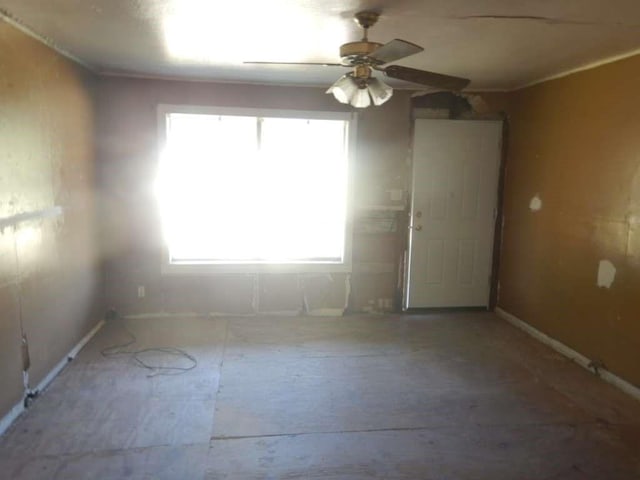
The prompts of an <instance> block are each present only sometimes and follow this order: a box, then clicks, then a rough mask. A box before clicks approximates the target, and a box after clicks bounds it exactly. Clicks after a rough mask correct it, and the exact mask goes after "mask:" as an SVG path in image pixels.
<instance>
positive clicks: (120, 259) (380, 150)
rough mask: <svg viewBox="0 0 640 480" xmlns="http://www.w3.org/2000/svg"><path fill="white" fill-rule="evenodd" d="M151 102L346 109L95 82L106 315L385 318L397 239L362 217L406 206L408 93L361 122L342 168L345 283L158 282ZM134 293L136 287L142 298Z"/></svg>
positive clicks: (197, 85) (394, 231)
mask: <svg viewBox="0 0 640 480" xmlns="http://www.w3.org/2000/svg"><path fill="white" fill-rule="evenodd" d="M158 104H192V105H213V106H222V107H225V106H229V107H252V108H275V109H295V110H325V111H344V109H345V108H346V107H344V106H343V105H341V104H340V103H338V102H336V101H335V99H334V98H333V97H332V96H331V95H326V94H325V89H320V88H301V87H298V88H296V87H275V86H271V87H269V86H259V85H232V84H213V83H204V82H177V81H161V80H145V79H125V78H110V77H104V78H102V79H101V80H100V87H99V117H100V119H99V122H100V123H99V131H100V137H99V181H100V192H101V194H100V199H101V209H102V215H101V217H102V218H104V224H103V225H102V227H103V229H102V231H101V234H100V238H101V239H102V248H103V252H104V256H105V259H106V264H107V267H106V277H107V294H108V301H109V303H110V305H112V306H113V307H114V308H116V309H117V310H119V311H120V312H121V313H123V314H148V313H159V312H166V313H184V312H196V313H204V314H210V313H213V314H234V315H251V314H256V313H260V314H297V313H302V314H308V315H322V314H328V315H335V314H340V313H342V312H343V311H344V310H345V308H349V309H350V310H352V311H353V310H355V311H362V310H364V309H366V308H368V307H369V306H370V305H371V302H373V304H375V305H376V309H377V308H378V306H382V309H385V310H388V309H390V307H389V305H390V304H391V305H392V306H393V305H395V303H396V302H395V299H396V298H397V296H398V291H397V285H398V282H397V279H398V274H399V272H398V266H399V265H400V263H401V259H402V254H401V248H404V231H403V230H402V229H401V228H398V226H397V225H396V224H394V221H391V223H390V226H389V227H387V228H386V229H382V230H380V229H379V228H378V226H377V225H374V224H376V222H379V219H378V218H377V217H375V215H372V213H371V212H376V211H378V210H379V209H380V208H387V207H392V208H396V209H398V208H400V209H401V208H403V206H404V202H405V201H406V198H407V196H406V194H405V189H406V184H407V174H408V166H407V162H406V160H407V156H408V147H409V144H410V95H409V93H408V92H403V91H397V92H395V93H394V96H393V97H392V99H391V100H390V101H389V102H387V103H385V104H384V105H383V106H381V107H377V108H370V109H366V110H364V111H361V112H359V116H358V123H357V139H356V141H357V157H356V158H355V159H352V161H353V162H354V165H353V167H354V172H355V173H354V178H355V181H354V192H353V194H354V195H353V196H354V204H355V207H356V208H355V209H354V212H353V215H354V224H356V225H357V227H356V228H354V230H355V231H354V237H353V263H354V265H353V268H354V273H353V274H345V273H336V272H330V273H329V274H313V275H309V274H304V275H292V274H275V273H272V274H262V273H261V274H259V275H258V274H254V275H246V274H243V275H163V274H162V273H161V271H160V268H161V263H162V249H163V246H162V240H161V230H160V223H159V218H158V214H157V206H156V200H155V197H154V195H153V182H154V179H155V175H156V167H157V156H158V155H157V148H158V124H157V113H156V112H157V105H158ZM398 192H399V194H398ZM392 212H394V211H393V210H392ZM393 215H394V216H396V215H397V216H400V213H398V212H394V213H393ZM366 225H369V227H370V228H369V227H366ZM372 229H373V230H372ZM376 229H377V230H376ZM356 272H357V273H356ZM139 286H144V292H145V295H144V297H142V298H140V297H139V296H138V287H139ZM380 299H392V301H391V302H389V301H388V300H387V301H382V302H380V301H379V300H380Z"/></svg>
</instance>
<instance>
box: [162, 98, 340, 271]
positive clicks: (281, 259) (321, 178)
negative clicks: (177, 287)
mask: <svg viewBox="0 0 640 480" xmlns="http://www.w3.org/2000/svg"><path fill="white" fill-rule="evenodd" d="M159 111H160V132H161V136H162V139H163V142H162V143H163V148H162V153H161V158H160V169H159V182H158V187H159V188H158V192H159V201H160V213H161V219H162V225H163V230H164V237H165V241H166V245H167V257H168V258H167V260H168V261H167V262H165V263H166V264H168V265H169V267H172V266H173V267H177V268H173V270H180V269H181V268H180V266H182V267H183V268H182V270H185V268H184V267H187V266H188V267H191V268H193V267H194V266H200V267H201V266H202V265H207V266H209V267H212V269H213V270H215V271H221V270H227V271H252V270H261V269H270V268H271V269H273V268H277V269H281V270H282V269H285V270H286V269H290V270H298V271H299V270H318V269H320V270H323V269H324V270H327V269H328V270H345V269H348V268H349V263H350V258H349V256H350V251H349V250H350V248H349V247H350V232H349V228H348V221H347V218H348V209H347V205H348V178H349V168H348V165H349V163H348V158H349V152H350V148H349V133H350V132H349V130H350V126H351V122H350V117H349V116H348V114H339V113H337V114H336V113H322V112H290V111H288V112H282V111H254V110H246V109H242V110H239V109H232V110H229V109H209V108H201V109H195V108H194V107H180V106H169V105H163V106H161V107H160V109H159ZM170 269H171V268H170Z"/></svg>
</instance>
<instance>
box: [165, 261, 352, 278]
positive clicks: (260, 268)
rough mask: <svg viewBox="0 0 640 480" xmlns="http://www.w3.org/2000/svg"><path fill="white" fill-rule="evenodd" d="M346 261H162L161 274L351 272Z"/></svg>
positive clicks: (350, 267)
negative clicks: (209, 262)
mask: <svg viewBox="0 0 640 480" xmlns="http://www.w3.org/2000/svg"><path fill="white" fill-rule="evenodd" d="M351 271H352V266H351V264H346V263H283V264H273V263H271V264H255V263H253V264H193V263H192V264H189V263H182V264H179V263H164V264H163V265H162V269H161V273H162V275H229V274H244V275H252V274H258V273H290V274H304V273H351Z"/></svg>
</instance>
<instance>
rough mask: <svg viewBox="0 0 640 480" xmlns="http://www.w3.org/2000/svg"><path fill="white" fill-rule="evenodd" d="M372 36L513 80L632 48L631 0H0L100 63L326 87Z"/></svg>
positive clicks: (2, 7)
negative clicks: (355, 47)
mask: <svg viewBox="0 0 640 480" xmlns="http://www.w3.org/2000/svg"><path fill="white" fill-rule="evenodd" d="M365 9H375V10H378V11H380V12H382V16H381V18H380V21H379V23H378V24H377V25H376V26H375V27H373V28H372V29H371V31H370V39H371V40H373V41H378V42H381V43H384V42H387V41H389V40H391V39H393V38H401V39H405V40H408V41H410V42H413V43H417V44H419V45H421V46H423V47H425V50H424V52H422V53H419V54H417V55H414V56H412V57H408V58H406V59H405V60H402V61H400V62H398V64H401V65H405V66H409V67H414V68H420V69H423V70H430V71H436V72H440V73H446V74H450V75H457V76H462V77H466V78H470V79H471V80H472V83H471V87H470V88H471V89H498V90H501V89H512V88H517V87H520V86H523V85H525V84H529V83H532V82H535V81H538V80H540V79H543V78H546V77H550V76H554V75H558V74H561V73H563V72H566V71H568V70H572V69H576V68H580V67H582V66H585V65H587V64H590V63H593V62H598V61H602V60H605V59H607V58H610V57H612V56H618V55H625V54H628V53H630V52H633V51H635V50H637V49H640V0H379V1H371V0H362V1H356V0H342V1H339V0H297V1H296V0H227V1H220V0H0V11H3V13H4V14H5V15H8V16H9V17H11V18H13V19H14V20H16V21H17V22H18V23H20V24H22V25H24V26H26V27H27V28H28V29H30V30H31V31H33V32H35V33H36V34H37V35H39V36H41V37H43V38H45V39H46V40H47V41H48V42H50V43H51V44H53V45H55V46H56V47H57V48H58V49H60V50H62V51H65V52H67V53H68V54H70V55H71V56H73V57H75V58H77V59H80V60H81V61H82V62H84V63H85V64H87V65H88V66H90V67H91V68H93V69H94V70H96V71H98V72H103V73H121V74H133V75H144V76H159V77H171V78H192V79H211V80H216V81H227V82H247V83H277V84H300V85H321V86H328V85H330V84H331V83H332V82H333V81H334V80H335V79H336V78H337V77H338V76H339V75H341V74H342V73H343V72H342V71H341V69H340V68H337V67H315V66H312V67H302V66H255V65H251V66H249V65H243V64H242V62H243V61H246V60H259V61H288V62H337V61H339V58H338V48H339V46H340V45H341V44H342V43H345V42H347V41H353V40H357V39H359V38H360V31H359V30H358V27H357V25H356V24H355V23H354V22H353V21H352V17H353V14H354V13H355V12H357V11H360V10H365Z"/></svg>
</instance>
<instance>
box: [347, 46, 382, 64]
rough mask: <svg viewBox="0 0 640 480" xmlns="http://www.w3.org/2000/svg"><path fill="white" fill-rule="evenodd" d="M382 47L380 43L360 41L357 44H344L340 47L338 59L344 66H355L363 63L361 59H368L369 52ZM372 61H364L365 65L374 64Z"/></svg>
mask: <svg viewBox="0 0 640 480" xmlns="http://www.w3.org/2000/svg"><path fill="white" fill-rule="evenodd" d="M381 46H382V44H381V43H377V42H367V41H364V40H361V41H359V42H349V43H345V44H344V45H342V46H341V47H340V57H341V58H342V62H343V63H344V64H346V65H356V64H358V63H363V61H364V60H365V59H364V58H363V57H368V56H369V54H370V53H371V52H373V51H374V50H377V49H378V48H380V47H381ZM372 60H373V59H366V63H376V62H375V61H372Z"/></svg>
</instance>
